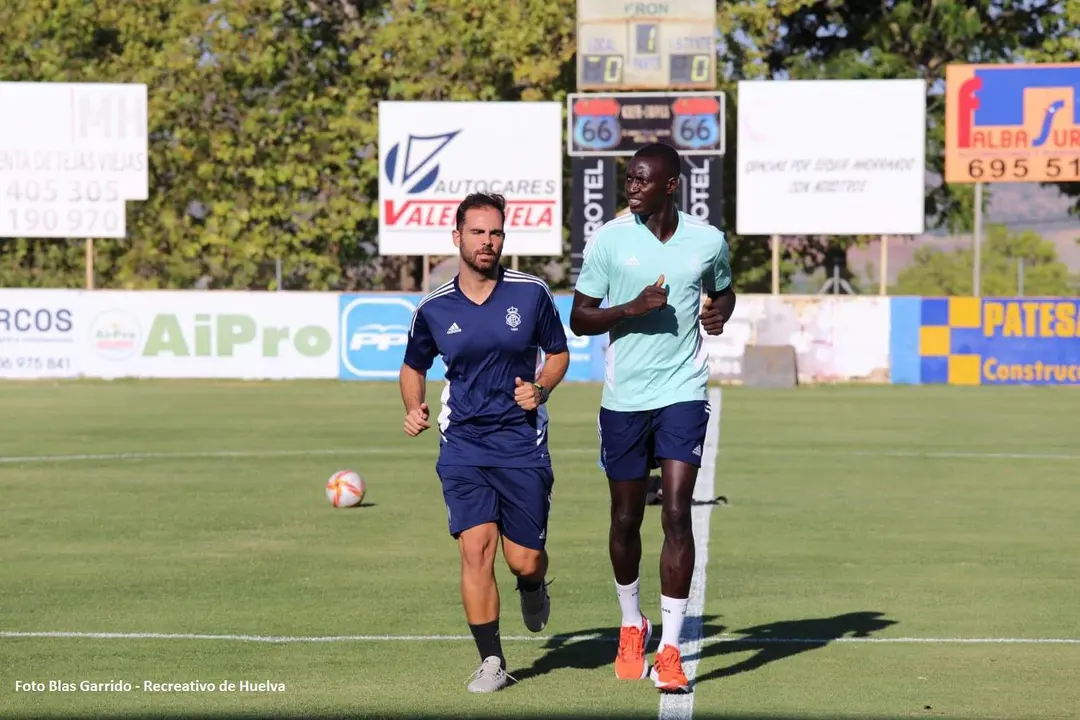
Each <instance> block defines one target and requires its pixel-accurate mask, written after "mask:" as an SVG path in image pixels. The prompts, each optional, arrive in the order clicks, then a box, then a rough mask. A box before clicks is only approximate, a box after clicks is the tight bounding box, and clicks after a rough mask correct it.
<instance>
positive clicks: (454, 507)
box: [435, 465, 555, 550]
mask: <svg viewBox="0 0 1080 720" xmlns="http://www.w3.org/2000/svg"><path fill="white" fill-rule="evenodd" d="M435 469H436V471H437V472H438V473H439V479H440V480H441V481H442V488H443V500H444V501H445V502H446V516H447V521H448V523H449V525H450V535H451V536H452V537H454V538H455V539H456V538H457V537H458V535H460V534H461V533H462V532H464V531H465V530H468V529H469V528H471V527H476V526H477V525H483V524H484V523H489V522H493V523H495V524H496V525H498V527H499V533H500V534H501V535H503V536H504V537H506V538H507V539H508V540H511V541H512V542H515V543H517V544H518V545H521V546H523V547H527V548H531V549H533V550H543V549H544V546H545V544H546V543H547V523H548V515H549V514H550V512H551V489H552V487H553V486H554V484H555V475H554V474H553V473H552V471H551V468H550V467H544V468H503V467H472V466H466V465H436V466H435Z"/></svg>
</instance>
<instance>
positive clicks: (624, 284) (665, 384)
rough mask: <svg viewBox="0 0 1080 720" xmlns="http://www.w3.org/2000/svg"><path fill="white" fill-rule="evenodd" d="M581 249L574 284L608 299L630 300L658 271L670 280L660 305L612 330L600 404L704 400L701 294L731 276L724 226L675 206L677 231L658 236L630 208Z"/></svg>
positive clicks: (625, 406)
mask: <svg viewBox="0 0 1080 720" xmlns="http://www.w3.org/2000/svg"><path fill="white" fill-rule="evenodd" d="M583 255H584V257H583V260H582V266H581V274H580V275H579V276H578V281H577V287H576V290H577V291H578V292H580V293H581V294H582V295H588V296H589V297H594V298H600V299H603V298H607V304H608V307H614V306H615V305H622V304H623V303H627V302H630V301H631V300H633V299H634V298H636V297H637V296H638V295H639V294H640V293H641V291H642V290H644V289H645V287H646V286H648V285H653V284H655V283H656V281H657V280H658V279H659V277H660V276H661V275H663V276H664V285H665V286H666V287H667V288H668V304H667V306H666V307H665V308H664V309H663V310H654V311H652V312H650V313H649V314H648V315H645V316H644V317H639V318H627V319H625V320H622V321H620V322H619V324H618V325H616V326H615V327H614V328H612V330H611V331H610V333H609V337H610V344H609V346H608V350H607V355H606V357H605V359H604V367H605V373H604V375H605V378H604V392H603V396H602V398H601V400H600V405H601V406H602V407H604V408H606V409H608V410H616V411H624V412H625V411H637V410H654V409H656V408H661V407H666V406H668V405H674V404H675V403H679V402H687V401H691V400H706V399H707V398H708V382H709V363H708V353H707V351H706V350H705V347H704V344H703V342H702V337H701V330H700V328H699V318H700V311H701V302H702V297H701V296H702V292H703V291H704V292H716V291H720V290H723V289H725V288H726V287H727V286H728V285H730V284H731V265H730V262H729V259H728V244H727V240H726V239H725V238H724V233H723V232H721V231H720V230H718V229H717V228H715V227H714V226H712V225H709V224H707V223H704V222H702V221H700V220H698V219H697V218H694V217H691V216H690V215H687V214H686V213H684V212H681V211H680V212H679V226H678V228H677V229H676V230H675V234H674V235H672V236H671V239H670V240H668V241H667V242H666V243H662V242H660V240H659V239H657V237H656V236H655V235H653V233H652V231H651V230H649V229H648V228H647V227H645V225H644V224H643V223H642V222H641V221H640V220H639V219H638V218H637V216H636V215H634V214H632V213H631V214H627V215H623V216H621V217H617V218H615V219H614V220H612V221H611V222H609V223H606V224H604V225H603V226H602V227H601V228H600V229H599V230H597V231H596V232H595V233H594V234H593V236H592V237H591V238H590V239H589V242H588V244H587V245H586V247H585V251H584V253H583Z"/></svg>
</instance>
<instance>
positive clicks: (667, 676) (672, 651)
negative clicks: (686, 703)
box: [649, 645, 690, 693]
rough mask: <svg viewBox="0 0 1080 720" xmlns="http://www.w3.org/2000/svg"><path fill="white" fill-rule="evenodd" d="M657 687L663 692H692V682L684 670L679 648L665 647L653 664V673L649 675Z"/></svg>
mask: <svg viewBox="0 0 1080 720" xmlns="http://www.w3.org/2000/svg"><path fill="white" fill-rule="evenodd" d="M649 676H650V677H651V678H652V680H653V682H654V683H655V684H656V687H658V688H660V690H661V691H663V692H670V693H686V692H690V681H689V680H687V679H686V673H684V672H683V669H682V657H681V656H680V655H679V648H677V647H672V646H671V645H665V646H664V647H663V648H661V649H660V652H658V653H657V654H656V662H655V663H653V668H652V672H651V673H649Z"/></svg>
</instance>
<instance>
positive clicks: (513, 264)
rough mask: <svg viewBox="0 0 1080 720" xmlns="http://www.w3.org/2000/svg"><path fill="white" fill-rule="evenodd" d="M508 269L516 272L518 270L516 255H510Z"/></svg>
mask: <svg viewBox="0 0 1080 720" xmlns="http://www.w3.org/2000/svg"><path fill="white" fill-rule="evenodd" d="M510 269H511V270H517V269H518V256H517V255H511V256H510Z"/></svg>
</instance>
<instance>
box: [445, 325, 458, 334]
mask: <svg viewBox="0 0 1080 720" xmlns="http://www.w3.org/2000/svg"><path fill="white" fill-rule="evenodd" d="M459 332H461V328H459V327H458V324H457V323H454V324H453V325H451V326H450V329H449V330H447V331H446V334H447V335H453V334H454V333H459Z"/></svg>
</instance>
